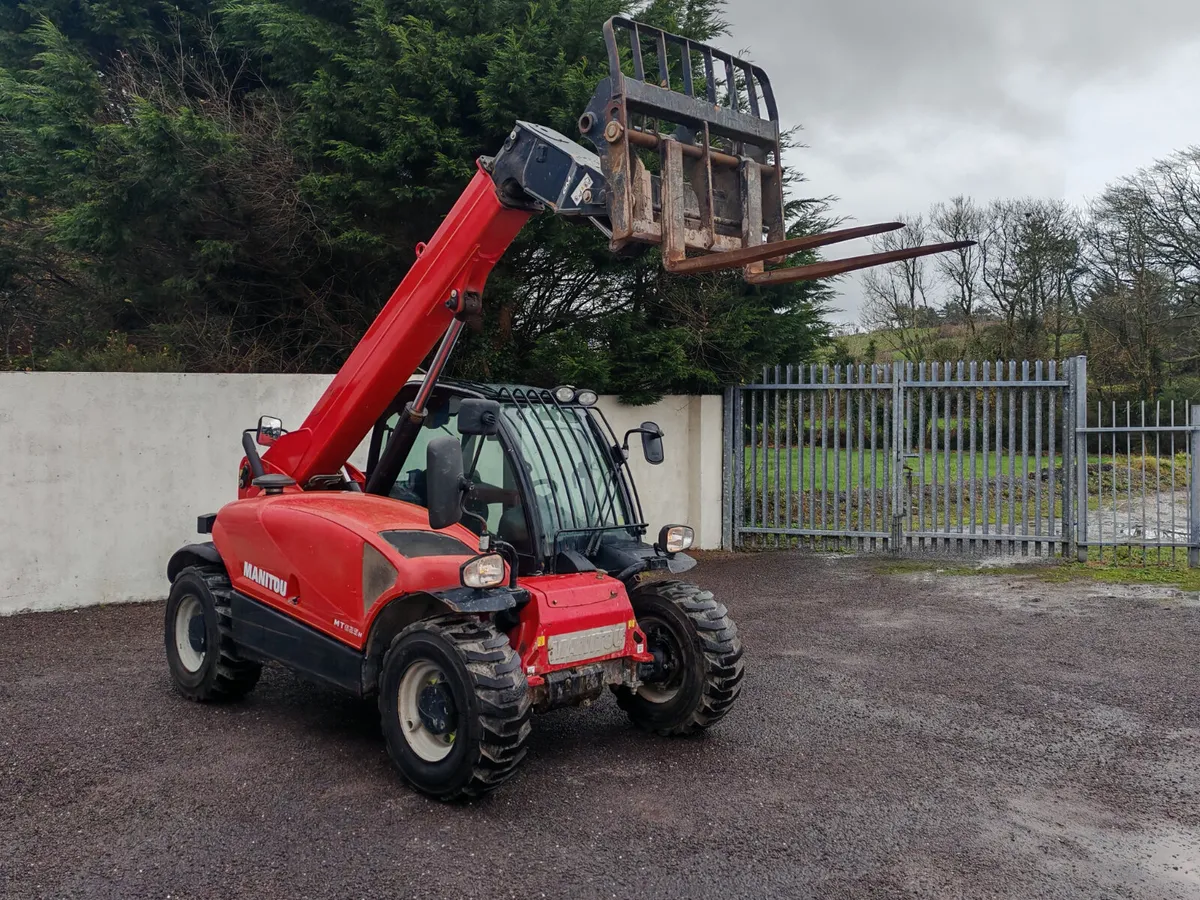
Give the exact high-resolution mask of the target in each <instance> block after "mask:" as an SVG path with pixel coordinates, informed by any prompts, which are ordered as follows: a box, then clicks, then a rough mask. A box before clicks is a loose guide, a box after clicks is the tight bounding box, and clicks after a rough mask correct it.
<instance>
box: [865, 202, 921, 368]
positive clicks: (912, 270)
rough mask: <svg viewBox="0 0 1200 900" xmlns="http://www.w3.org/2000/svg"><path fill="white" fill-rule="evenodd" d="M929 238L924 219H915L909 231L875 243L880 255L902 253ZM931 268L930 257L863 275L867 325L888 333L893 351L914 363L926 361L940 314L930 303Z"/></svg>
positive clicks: (874, 241)
mask: <svg viewBox="0 0 1200 900" xmlns="http://www.w3.org/2000/svg"><path fill="white" fill-rule="evenodd" d="M926 237H927V229H926V225H925V219H924V217H923V216H913V217H909V218H908V227H907V228H903V229H901V230H899V231H891V232H888V233H887V234H884V235H881V236H880V237H878V238H875V239H874V240H873V241H872V244H873V245H874V247H875V249H876V250H877V251H880V252H884V251H890V250H902V249H905V248H908V247H917V246H920V245H921V244H924V243H926ZM929 268H930V267H929V262H928V257H918V258H916V259H906V260H902V261H900V262H896V263H891V264H890V265H887V266H880V267H878V268H875V269H868V270H867V271H866V273H865V274H864V276H863V290H864V292H865V294H866V306H865V309H864V312H863V320H864V322H865V323H866V324H867V325H868V326H869V327H872V328H876V329H880V330H886V331H887V332H888V335H889V337H890V339H891V340H892V341H893V343H894V346H893V349H894V350H896V351H899V352H900V353H902V354H903V355H904V356H905V357H906V358H907V359H911V360H919V359H924V358H925V357H926V356H927V355H928V351H929V348H930V346H931V345H932V343H933V340H932V338H931V337H930V335H929V326H930V325H931V324H936V322H937V313H936V312H935V311H934V310H933V308H932V307H931V306H930V304H929V282H930V271H929Z"/></svg>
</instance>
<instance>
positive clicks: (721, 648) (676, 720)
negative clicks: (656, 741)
mask: <svg viewBox="0 0 1200 900" xmlns="http://www.w3.org/2000/svg"><path fill="white" fill-rule="evenodd" d="M629 600H630V603H631V604H632V605H633V614H634V616H635V617H636V618H637V621H638V628H639V630H640V631H641V632H642V633H643V634H644V635H645V636H646V641H647V649H649V650H652V651H653V650H656V649H657V650H658V651H659V653H660V654H661V656H662V657H663V658H664V659H665V660H666V662H667V666H666V668H667V671H666V672H665V673H664V675H663V677H662V678H660V679H658V680H656V681H653V682H647V683H645V684H643V685H642V686H641V687H639V688H638V689H637V690H636V691H635V690H630V689H629V688H628V687H625V686H618V687H615V688H613V693H614V694H615V695H616V698H617V704H618V705H619V706H620V707H621V708H622V709H623V710H625V712H626V713H627V714H628V715H629V718H630V720H632V722H633V723H634V724H635V725H637V726H638V727H639V728H642V729H645V730H646V731H651V732H654V733H655V734H661V735H679V734H692V733H694V732H698V731H703V730H704V729H706V728H709V727H711V726H712V725H715V724H716V723H717V722H719V721H720V720H721V719H722V718H724V717H725V714H726V713H728V712H729V710H730V708H731V707H732V706H733V703H734V701H735V700H737V698H738V694H740V693H741V689H742V687H741V685H742V675H743V668H742V641H741V638H740V637H738V630H737V626H736V625H735V624H734V623H733V620H732V619H731V618H730V617H729V611H728V610H727V609H726V608H725V606H724V605H723V604H721V603H718V602H717V601H716V600H715V599H714V598H713V595H712V593H711V592H710V591H705V590H702V589H701V588H699V587H697V586H696V585H694V584H687V583H685V582H682V581H651V582H648V583H646V584H642V585H639V586H638V587H636V588H634V590H633V591H632V592H631V593H630V595H629Z"/></svg>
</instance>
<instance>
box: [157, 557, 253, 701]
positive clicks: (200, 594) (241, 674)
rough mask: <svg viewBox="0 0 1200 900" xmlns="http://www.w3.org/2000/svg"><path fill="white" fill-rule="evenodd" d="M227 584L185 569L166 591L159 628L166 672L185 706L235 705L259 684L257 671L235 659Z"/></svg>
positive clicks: (221, 576)
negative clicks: (192, 703) (222, 702)
mask: <svg viewBox="0 0 1200 900" xmlns="http://www.w3.org/2000/svg"><path fill="white" fill-rule="evenodd" d="M228 591H229V579H228V578H227V577H226V575H225V573H224V572H223V571H221V570H219V569H217V568H215V567H203V568H201V567H196V566H189V567H188V568H186V569H184V570H183V571H181V572H180V573H179V574H178V575H177V576H176V577H175V582H174V583H173V584H172V585H171V593H170V596H168V597H167V610H166V616H165V620H164V623H163V626H164V627H163V632H164V633H163V637H164V640H165V643H166V651H167V667H168V669H170V672H171V681H172V682H173V683H174V685H175V690H176V691H178V692H179V693H180V694H181V695H183V696H184V697H186V698H187V699H189V700H195V701H197V702H201V703H203V702H209V701H216V700H237V699H239V698H241V697H244V696H245V695H246V694H248V693H249V692H250V691H252V690H253V689H254V686H255V685H256V684H258V678H259V675H261V674H262V666H261V665H259V664H258V663H256V662H250V661H248V660H244V659H241V658H239V657H238V655H237V650H236V648H235V647H234V644H233V638H232V636H231V635H230V629H229V606H228V601H227V600H226V599H225V598H226V597H227V596H228Z"/></svg>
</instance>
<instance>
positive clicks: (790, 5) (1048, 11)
mask: <svg viewBox="0 0 1200 900" xmlns="http://www.w3.org/2000/svg"><path fill="white" fill-rule="evenodd" d="M727 18H728V19H729V21H730V25H731V34H730V35H729V36H728V37H726V38H724V39H723V40H722V41H721V42H720V43H721V44H722V45H723V46H725V47H728V48H729V49H731V50H737V51H741V52H744V55H746V56H747V57H749V58H750V59H752V60H753V61H754V62H756V63H758V64H759V65H761V66H762V67H763V68H764V69H766V71H767V74H768V75H769V76H770V78H771V80H772V84H773V85H774V88H775V96H776V98H777V99H778V100H779V105H780V117H781V119H782V120H783V124H784V126H785V127H790V126H794V125H800V126H802V128H803V131H802V132H801V135H800V137H801V140H802V142H803V143H804V144H806V145H807V147H806V148H804V149H800V150H797V151H795V152H794V153H793V154H792V156H791V158H790V159H789V160H788V162H789V163H790V164H791V165H793V166H795V167H797V168H798V169H800V170H801V171H802V172H804V173H805V174H806V175H807V176H808V178H809V182H810V183H809V189H810V191H811V192H812V193H813V194H815V195H826V194H833V195H835V196H837V197H838V198H839V199H838V202H837V204H836V207H835V211H836V213H837V214H838V215H842V216H849V217H851V218H852V219H853V220H854V221H855V222H856V223H858V224H866V223H869V222H874V221H885V220H888V219H891V218H892V217H893V216H896V215H897V214H902V213H909V212H914V213H915V212H924V211H925V210H926V209H928V207H929V205H930V204H931V203H933V202H935V201H938V200H944V199H946V198H948V197H951V196H953V195H955V194H958V193H962V194H965V195H967V196H971V197H974V198H976V199H977V200H981V201H986V200H990V199H992V198H995V197H1013V196H1029V195H1036V196H1053V197H1064V198H1066V199H1068V200H1071V201H1077V202H1078V201H1083V200H1085V199H1086V198H1088V197H1091V196H1094V195H1095V194H1097V193H1098V192H1099V191H1100V190H1101V189H1102V188H1103V187H1104V185H1105V184H1106V183H1107V182H1109V181H1111V180H1113V179H1115V178H1117V177H1120V176H1121V175H1124V174H1128V173H1131V172H1133V171H1135V170H1136V169H1137V168H1139V167H1141V166H1144V165H1147V164H1149V163H1151V162H1153V161H1154V160H1155V159H1156V158H1160V157H1162V156H1166V155H1167V154H1169V153H1171V152H1172V151H1173V150H1176V149H1180V148H1182V147H1186V146H1188V145H1190V144H1200V2H1197V0H890V2H889V0H790V2H789V0H729V4H728V7H727ZM866 250H867V248H866V246H865V245H862V244H855V245H852V252H855V253H857V252H866ZM845 252H850V250H847V251H845ZM836 305H837V306H838V307H840V308H841V309H840V312H839V313H838V314H837V315H836V317H835V318H836V319H837V320H838V321H842V322H853V321H856V320H857V318H858V308H859V306H860V305H861V292H860V290H859V289H858V287H857V284H856V282H852V281H850V280H849V279H847V280H845V281H844V282H843V285H842V295H841V297H840V298H839V300H838V302H837V304H836Z"/></svg>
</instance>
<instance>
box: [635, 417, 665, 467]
mask: <svg viewBox="0 0 1200 900" xmlns="http://www.w3.org/2000/svg"><path fill="white" fill-rule="evenodd" d="M641 431H642V455H643V456H645V457H646V462H648V463H650V465H652V466H657V465H659V464H660V463H661V462H662V461H663V459H664V454H663V441H662V439H663V432H662V429H661V428H659V427H658V425H657V423H655V422H643V423H642V428H641Z"/></svg>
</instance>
